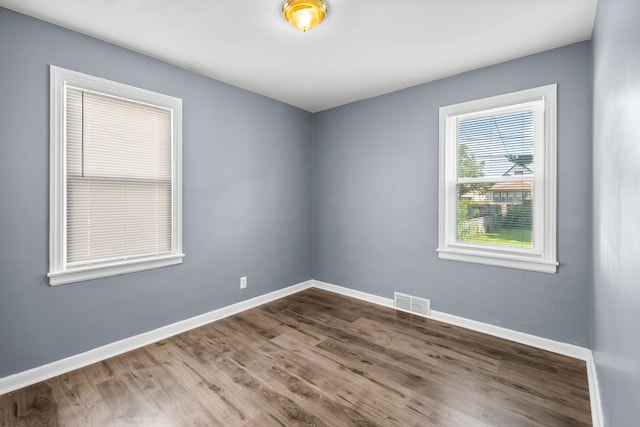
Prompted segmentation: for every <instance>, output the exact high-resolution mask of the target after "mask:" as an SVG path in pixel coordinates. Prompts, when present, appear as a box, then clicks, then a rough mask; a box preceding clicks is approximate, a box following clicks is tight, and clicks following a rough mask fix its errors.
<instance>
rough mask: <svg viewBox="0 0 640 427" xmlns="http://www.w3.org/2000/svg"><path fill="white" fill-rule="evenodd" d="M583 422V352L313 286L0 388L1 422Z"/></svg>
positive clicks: (587, 421) (586, 417) (586, 420)
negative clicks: (35, 380)
mask: <svg viewBox="0 0 640 427" xmlns="http://www.w3.org/2000/svg"><path fill="white" fill-rule="evenodd" d="M132 425H136V426H225V427H226V426H260V427H269V426H280V427H282V426H456V427H457V426H588V425H591V413H590V407H589V388H588V384H587V375H586V367H585V363H584V362H582V361H579V360H575V359H572V358H569V357H565V356H561V355H558V354H554V353H550V352H546V351H542V350H538V349H535V348H532V347H528V346H525V345H521V344H516V343H513V342H510V341H506V340H502V339H499V338H495V337H492V336H488V335H484V334H480V333H477V332H473V331H470V330H466V329H462V328H458V327H455V326H451V325H447V324H444V323H440V322H437V321H433V320H429V319H425V318H421V317H418V316H412V315H410V314H406V313H402V312H396V311H395V310H392V309H387V308H384V307H380V306H376V305H373V304H369V303H365V302H362V301H358V300H354V299H351V298H346V297H344V296H341V295H337V294H333V293H330V292H326V291H322V290H318V289H309V290H306V291H303V292H300V293H297V294H295V295H292V296H289V297H286V298H283V299H280V300H278V301H275V302H272V303H269V304H265V305H262V306H260V307H257V308H254V309H252V310H249V311H245V312H243V313H241V314H237V315H235V316H232V317H228V318H226V319H223V320H220V321H217V322H214V323H211V324H209V325H206V326H203V327H201V328H198V329H194V330H192V331H189V332H186V333H183V334H180V335H177V336H175V337H172V338H170V339H167V340H164V341H160V342H157V343H155V344H152V345H149V346H146V347H143V348H141V349H138V350H135V351H132V352H129V353H126V354H124V355H121V356H118V357H114V358H111V359H109V360H106V361H103V362H100V363H96V364H94V365H91V366H88V367H86V368H83V369H79V370H76V371H73V372H71V373H69V374H65V375H61V376H59V377H56V378H53V379H51V380H48V381H44V382H42V383H39V384H36V385H33V386H31V387H27V388H24V389H22V390H18V391H16V392H13V393H8V394H5V395H3V396H0V426H2V427H8V426H12V427H13V426H132Z"/></svg>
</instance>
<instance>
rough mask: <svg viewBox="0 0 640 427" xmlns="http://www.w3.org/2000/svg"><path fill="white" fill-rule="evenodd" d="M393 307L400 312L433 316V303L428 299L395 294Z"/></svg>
mask: <svg viewBox="0 0 640 427" xmlns="http://www.w3.org/2000/svg"><path fill="white" fill-rule="evenodd" d="M393 306H394V307H395V308H398V309H400V310H405V311H410V312H413V313H417V314H421V315H423V316H431V301H430V300H428V299H424V298H418V297H413V296H411V295H406V294H401V293H400V292H394V293H393Z"/></svg>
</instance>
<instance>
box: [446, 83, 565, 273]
mask: <svg viewBox="0 0 640 427" xmlns="http://www.w3.org/2000/svg"><path fill="white" fill-rule="evenodd" d="M555 96H556V87H555V85H550V86H544V87H540V88H535V89H528V90H524V91H520V92H514V93H511V94H506V95H499V96H496V97H491V98H485V99H480V100H476V101H470V102H465V103H461V104H456V105H451V106H447V107H442V108H441V109H440V126H441V131H440V206H439V211H440V219H439V247H438V252H439V256H440V258H444V259H450V260H458V261H469V262H477V263H483V264H489V265H498V266H506V267H513V268H524V269H529V270H534V271H544V272H555V270H556V265H557V262H556V259H555V252H556V251H555V244H556V243H555V218H556V213H555V204H556V202H555V185H556V184H555V179H556V170H555V168H556V158H555V156H556V143H555V132H556V131H555V120H556V118H555V107H556V105H555Z"/></svg>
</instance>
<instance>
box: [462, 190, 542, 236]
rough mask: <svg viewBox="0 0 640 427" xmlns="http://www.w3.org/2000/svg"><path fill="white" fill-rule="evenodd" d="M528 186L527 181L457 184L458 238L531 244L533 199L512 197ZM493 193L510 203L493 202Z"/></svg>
mask: <svg viewBox="0 0 640 427" xmlns="http://www.w3.org/2000/svg"><path fill="white" fill-rule="evenodd" d="M532 189H533V182H530V181H529V182H498V183H482V184H458V192H457V206H458V215H457V222H456V235H457V240H458V242H461V243H474V244H476V243H477V244H487V245H500V246H510V247H520V248H532V247H533V199H532V198H531V197H529V198H527V199H522V198H521V199H520V200H517V198H516V194H517V193H516V192H518V193H519V194H522V192H523V191H527V192H531V190H532ZM492 194H493V197H492V196H491V195H492ZM497 194H501V199H502V200H503V201H505V199H508V200H509V202H510V203H509V204H502V203H496V202H495V200H496V195H497ZM507 195H508V196H507ZM492 202H493V203H492Z"/></svg>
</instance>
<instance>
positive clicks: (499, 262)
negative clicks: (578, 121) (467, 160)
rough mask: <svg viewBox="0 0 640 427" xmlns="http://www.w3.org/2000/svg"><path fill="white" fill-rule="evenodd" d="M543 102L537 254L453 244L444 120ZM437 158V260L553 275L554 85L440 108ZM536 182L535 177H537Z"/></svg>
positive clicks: (555, 99) (555, 265)
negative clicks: (540, 230) (541, 194)
mask: <svg viewBox="0 0 640 427" xmlns="http://www.w3.org/2000/svg"><path fill="white" fill-rule="evenodd" d="M539 99H544V103H545V105H544V159H543V161H544V172H543V173H542V177H544V178H543V182H544V198H543V201H544V208H543V210H542V219H541V223H542V227H543V233H542V235H543V239H544V241H543V244H542V248H541V249H542V252H541V253H533V252H531V253H522V252H517V251H509V249H508V248H499V249H496V247H495V246H494V247H487V248H486V249H485V248H482V247H480V248H479V247H477V246H473V245H460V244H456V243H455V237H453V239H452V236H451V231H450V230H449V228H450V227H448V223H449V221H448V217H447V214H448V212H449V211H450V207H449V206H448V204H447V184H448V176H447V169H446V165H447V159H448V157H447V151H448V150H447V148H448V147H447V119H448V118H449V117H450V116H457V115H460V114H464V113H472V112H475V111H482V110H489V109H494V108H500V107H506V106H509V105H514V104H521V103H525V102H529V101H534V100H539ZM439 125H440V133H439V140H440V141H439V142H440V147H439V148H440V159H439V199H438V202H439V203H438V214H439V219H438V249H437V252H438V257H439V258H440V259H446V260H453V261H465V262H471V263H477V264H485V265H492V266H498V267H507V268H516V269H523V270H530V271H537V272H544V273H556V271H557V266H558V265H559V263H558V261H557V258H556V246H557V242H556V236H557V234H556V215H557V210H556V191H557V84H551V85H546V86H541V87H536V88H532V89H525V90H521V91H517V92H511V93H507V94H502V95H497V96H492V97H488V98H482V99H476V100H473V101H468V102H462V103H458V104H454V105H448V106H445V107H440V118H439ZM537 179H539V178H537Z"/></svg>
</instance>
